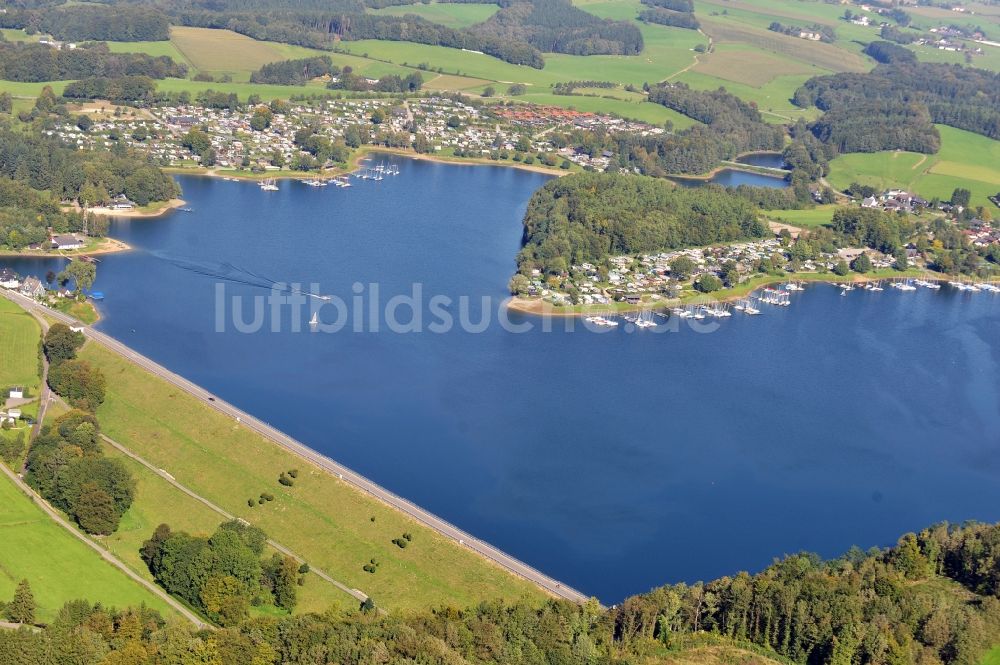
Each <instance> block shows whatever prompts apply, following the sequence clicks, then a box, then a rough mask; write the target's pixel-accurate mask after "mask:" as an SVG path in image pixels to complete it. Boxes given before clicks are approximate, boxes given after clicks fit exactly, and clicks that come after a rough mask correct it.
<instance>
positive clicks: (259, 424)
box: [3, 290, 588, 603]
mask: <svg viewBox="0 0 1000 665" xmlns="http://www.w3.org/2000/svg"><path fill="white" fill-rule="evenodd" d="M3 293H4V295H5V296H7V297H8V298H9V299H10V300H13V301H14V302H16V303H18V304H19V305H21V306H22V307H24V308H25V309H27V310H29V311H34V312H44V313H45V314H46V315H48V316H51V317H53V318H55V319H57V320H59V321H62V322H64V323H66V324H67V325H77V326H78V325H81V324H80V322H79V321H77V320H76V319H74V318H72V317H70V316H67V315H65V314H63V313H62V312H57V311H55V310H52V309H49V308H48V307H45V306H44V305H41V304H40V303H37V302H35V301H34V300H31V299H30V298H27V297H25V296H22V295H21V294H19V293H15V292H13V291H7V290H4V292H3ZM84 335H86V336H87V338H88V339H91V340H93V341H94V342H96V343H98V344H100V345H102V346H104V347H106V348H108V349H110V350H111V351H114V352H115V353H117V354H119V355H120V356H122V357H124V358H125V359H126V360H129V361H131V362H132V363H134V364H136V365H138V366H139V367H142V368H143V369H145V370H147V371H149V372H151V373H153V374H155V375H156V376H158V377H160V378H161V379H163V380H165V381H167V382H169V383H171V384H173V385H174V386H176V387H177V388H179V389H181V390H183V391H184V392H186V393H188V394H190V395H192V396H194V397H196V398H198V399H199V400H200V401H201V402H202V403H204V404H206V405H207V406H210V407H211V408H213V409H215V410H217V411H219V412H221V413H223V414H225V415H227V416H229V417H230V418H232V419H234V420H235V421H236V422H238V423H240V424H242V425H243V426H245V427H247V428H249V429H251V430H253V431H255V432H257V433H258V434H260V435H261V436H263V437H264V438H266V439H268V440H270V441H272V442H273V443H276V444H278V445H279V446H282V447H283V448H285V449H287V450H289V451H291V452H293V453H295V454H296V455H298V456H300V457H301V458H303V459H305V460H306V461H308V462H311V463H312V464H314V465H316V466H318V467H320V468H322V469H324V470H326V471H328V472H330V473H332V474H334V475H335V476H336V477H337V478H339V479H340V480H342V481H344V482H345V483H348V484H349V485H352V486H353V487H355V488H357V489H359V490H361V491H363V492H365V493H366V494H368V495H370V496H372V497H374V498H376V499H378V500H380V501H382V502H383V503H386V504H388V505H390V506H392V507H393V508H396V509H397V510H399V511H401V512H403V513H405V514H406V515H408V516H410V517H411V518H413V519H415V520H416V521H418V522H420V523H421V524H423V525H424V526H426V527H428V528H430V529H433V530H435V531H437V532H438V533H439V534H441V535H442V536H444V537H446V538H450V539H451V540H454V541H456V542H457V543H458V544H459V545H462V546H464V547H466V548H468V549H470V550H472V551H473V552H475V553H476V554H479V555H480V556H482V557H485V558H486V559H489V560H490V561H492V562H493V563H495V564H496V565H498V566H500V567H501V568H504V569H505V570H507V571H509V572H511V573H513V574H515V575H518V576H519V577H522V578H524V579H526V580H528V581H530V582H533V583H534V584H536V585H538V586H539V587H541V588H542V589H544V590H545V591H547V592H549V593H550V594H552V595H554V596H556V597H559V598H563V599H566V600H570V601H573V602H576V603H583V602H585V601H586V600H587V598H588V597H587V596H586V595H584V594H582V593H580V592H579V591H577V590H576V589H574V588H572V587H570V586H567V585H565V584H563V583H561V582H559V581H558V580H556V579H554V578H552V577H549V576H548V575H546V574H544V573H542V572H541V571H539V570H536V569H535V568H532V567H531V566H529V565H528V564H526V563H524V562H522V561H520V560H518V559H516V558H514V557H512V556H510V555H509V554H507V553H505V552H503V551H501V550H499V549H497V548H496V547H494V546H492V545H490V544H489V543H487V542H485V541H482V540H479V539H477V538H475V537H474V536H471V535H470V534H468V533H466V532H465V531H462V530H461V529H459V528H458V527H456V526H454V525H453V524H451V523H450V522H448V521H446V520H444V519H442V518H440V517H438V516H437V515H434V514H433V513H430V512H428V511H426V510H424V509H423V508H421V507H420V506H418V505H416V504H414V503H411V502H410V501H408V500H406V499H404V498H403V497H400V496H398V495H396V494H393V493H392V492H390V491H389V490H387V489H385V488H384V487H382V486H381V485H379V484H378V483H375V482H374V481H371V480H369V479H368V478H365V477H364V476H362V475H360V474H358V473H355V472H354V471H352V470H351V469H349V468H347V467H346V466H343V465H342V464H339V463H338V462H335V461H334V460H332V459H330V458H329V457H327V456H325V455H321V454H320V453H318V452H316V451H315V450H312V449H311V448H309V447H308V446H306V445H305V444H303V443H300V442H299V441H296V440H295V439H293V438H292V437H290V436H288V435H287V434H285V433H284V432H281V431H280V430H278V429H276V428H274V427H271V426H270V425H268V424H267V423H265V422H263V421H261V420H258V419H257V418H255V417H254V416H251V415H250V414H248V413H246V412H244V411H242V410H240V409H238V408H236V407H235V406H233V405H232V404H229V403H228V402H225V401H223V400H222V399H221V398H219V397H216V396H215V395H213V394H212V393H210V392H208V391H207V390H205V389H204V388H202V387H201V386H198V385H196V384H194V383H192V382H190V381H188V380H187V379H185V378H184V377H182V376H180V375H178V374H175V373H174V372H171V371H170V370H168V369H167V368H165V367H163V366H161V365H159V364H157V363H155V362H154V361H152V360H150V359H149V358H147V357H145V356H143V355H142V354H140V353H137V352H136V351H133V350H132V349H130V348H129V347H127V346H125V345H124V344H122V343H121V342H119V341H118V340H116V339H114V338H112V337H110V336H108V335H105V334H104V333H102V332H99V331H97V330H93V329H91V328H89V327H85V328H84Z"/></svg>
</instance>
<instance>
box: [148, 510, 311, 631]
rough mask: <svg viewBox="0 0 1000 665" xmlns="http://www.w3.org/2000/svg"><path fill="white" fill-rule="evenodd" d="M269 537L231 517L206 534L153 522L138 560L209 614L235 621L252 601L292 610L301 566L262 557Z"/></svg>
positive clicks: (277, 556)
mask: <svg viewBox="0 0 1000 665" xmlns="http://www.w3.org/2000/svg"><path fill="white" fill-rule="evenodd" d="M266 542H267V536H266V535H265V534H264V532H263V531H261V530H260V529H258V528H256V527H253V526H250V525H248V524H245V523H243V522H239V521H236V520H233V521H231V522H225V523H223V524H222V525H220V526H219V528H218V529H217V530H216V531H215V533H213V534H212V535H211V536H209V537H203V536H192V535H190V534H188V533H186V532H184V531H172V530H171V529H170V527H169V526H168V525H166V524H161V525H160V526H159V527H157V529H156V532H155V533H154V534H153V535H152V537H151V538H150V539H149V540H147V541H146V542H144V543H143V544H142V550H141V554H142V559H143V561H145V562H146V565H147V566H149V572H151V573H152V574H153V578H154V579H155V580H156V582H157V584H159V585H160V586H162V587H163V588H164V589H166V590H167V591H168V592H169V593H170V594H172V595H174V596H177V597H178V598H181V599H183V600H184V601H185V602H186V603H187V604H189V605H191V606H192V607H195V608H197V609H198V610H200V611H201V612H203V613H204V614H205V616H207V617H208V618H209V619H211V620H212V621H214V622H215V623H217V624H219V625H222V626H233V625H236V624H238V623H239V622H240V621H243V620H244V619H246V618H247V613H248V611H249V609H250V605H251V603H253V604H255V605H260V604H263V603H270V604H274V605H276V606H277V607H281V608H284V609H286V610H289V611H291V610H292V609H294V608H295V603H296V586H297V585H298V579H299V565H298V564H297V563H296V562H295V560H294V559H291V558H289V557H286V556H282V555H280V554H274V555H273V556H272V557H270V558H268V559H265V560H262V559H261V556H262V555H263V554H264V547H265V545H266Z"/></svg>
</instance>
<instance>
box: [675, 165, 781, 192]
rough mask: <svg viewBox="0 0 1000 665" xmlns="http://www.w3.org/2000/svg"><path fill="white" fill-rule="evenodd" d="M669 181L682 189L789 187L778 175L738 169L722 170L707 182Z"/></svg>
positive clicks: (689, 179)
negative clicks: (706, 187)
mask: <svg viewBox="0 0 1000 665" xmlns="http://www.w3.org/2000/svg"><path fill="white" fill-rule="evenodd" d="M671 179H672V180H673V181H674V182H676V183H677V184H679V185H681V186H683V187H704V186H705V185H722V186H723V187H739V186H740V185H749V186H751V187H776V188H779V189H783V188H785V187H789V186H790V185H789V183H788V181H787V180H785V179H784V177H782V176H779V175H773V176H770V175H764V174H762V173H752V172H750V171H740V170H738V169H722V170H721V171H719V172H718V173H716V174H715V175H713V176H712V177H711V178H710V179H708V180H699V179H697V178H683V177H680V176H676V177H673V178H671Z"/></svg>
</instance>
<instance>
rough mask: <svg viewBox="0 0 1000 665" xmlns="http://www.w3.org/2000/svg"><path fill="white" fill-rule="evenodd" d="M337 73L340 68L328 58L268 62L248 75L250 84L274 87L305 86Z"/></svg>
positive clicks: (325, 56)
mask: <svg viewBox="0 0 1000 665" xmlns="http://www.w3.org/2000/svg"><path fill="white" fill-rule="evenodd" d="M335 72H336V73H339V72H340V68H339V67H334V66H333V61H331V60H330V56H328V55H323V56H318V57H315V58H301V59H299V60H283V61H281V62H270V63H268V64H266V65H264V66H263V67H261V68H260V69H258V70H257V71H255V72H253V73H252V74H251V75H250V82H251V83H269V84H274V85H305V84H306V83H307V82H309V81H311V80H312V79H314V78H316V77H318V76H326V75H327V74H334V73H335Z"/></svg>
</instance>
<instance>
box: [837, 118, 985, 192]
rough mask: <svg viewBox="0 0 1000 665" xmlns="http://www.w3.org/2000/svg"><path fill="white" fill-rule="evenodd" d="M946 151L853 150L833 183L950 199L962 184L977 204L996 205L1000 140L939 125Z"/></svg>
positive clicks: (843, 159)
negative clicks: (991, 199)
mask: <svg viewBox="0 0 1000 665" xmlns="http://www.w3.org/2000/svg"><path fill="white" fill-rule="evenodd" d="M938 129H939V130H940V132H941V150H940V152H938V154H936V155H927V156H926V159H925V158H924V157H925V156H924V155H920V154H917V153H909V152H877V153H852V154H848V155H842V156H840V157H838V158H837V159H835V160H833V162H831V163H830V176H829V180H830V183H831V184H833V185H834V186H835V187H837V188H838V189H844V188H846V187H847V186H848V185H850V184H851V182H853V181H857V182H860V183H862V184H869V185H873V186H875V187H881V188H888V187H901V188H905V189H911V190H913V191H914V192H916V193H918V194H920V195H922V196H924V197H925V198H931V197H934V196H937V197H939V198H941V199H942V200H947V199H948V198H949V197H950V196H951V193H952V191H953V190H954V189H955V188H956V187H965V188H967V189H969V190H970V191H971V192H972V197H973V203H974V204H975V205H990V204H989V203H988V201H987V200H986V197H987V196H990V195H992V194H996V193H997V192H1000V141H994V140H991V139H988V138H986V137H984V136H979V135H978V134H973V133H972V132H966V131H963V130H960V129H954V128H952V127H946V126H944V125H938Z"/></svg>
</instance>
